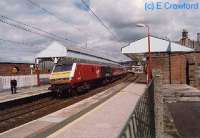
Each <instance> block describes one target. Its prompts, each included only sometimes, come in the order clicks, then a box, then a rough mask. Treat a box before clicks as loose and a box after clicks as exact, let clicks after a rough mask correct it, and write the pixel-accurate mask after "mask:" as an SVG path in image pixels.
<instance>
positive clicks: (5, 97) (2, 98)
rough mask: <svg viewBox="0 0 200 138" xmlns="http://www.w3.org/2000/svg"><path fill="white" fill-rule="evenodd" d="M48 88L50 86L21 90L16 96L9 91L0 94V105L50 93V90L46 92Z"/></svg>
mask: <svg viewBox="0 0 200 138" xmlns="http://www.w3.org/2000/svg"><path fill="white" fill-rule="evenodd" d="M49 87H50V85H43V86H39V87H28V88H22V89H19V90H17V93H16V94H11V91H4V92H0V104H1V103H5V102H9V101H13V100H17V99H22V98H26V97H30V96H35V95H39V94H43V93H47V92H50V90H48V88H49Z"/></svg>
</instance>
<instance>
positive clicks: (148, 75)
mask: <svg viewBox="0 0 200 138" xmlns="http://www.w3.org/2000/svg"><path fill="white" fill-rule="evenodd" d="M146 27H147V31H148V32H147V33H148V68H147V70H148V71H147V83H148V84H149V83H150V81H151V79H152V68H151V61H152V60H151V46H150V28H149V26H148V25H146Z"/></svg>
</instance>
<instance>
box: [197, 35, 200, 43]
mask: <svg viewBox="0 0 200 138" xmlns="http://www.w3.org/2000/svg"><path fill="white" fill-rule="evenodd" d="M197 42H198V43H200V33H197Z"/></svg>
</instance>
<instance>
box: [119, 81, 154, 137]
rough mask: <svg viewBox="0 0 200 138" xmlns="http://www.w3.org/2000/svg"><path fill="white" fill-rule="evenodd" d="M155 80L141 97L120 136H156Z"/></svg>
mask: <svg viewBox="0 0 200 138" xmlns="http://www.w3.org/2000/svg"><path fill="white" fill-rule="evenodd" d="M154 137H155V120H154V80H152V81H151V83H150V84H149V85H148V87H147V89H146V90H145V92H144V94H143V95H142V96H141V97H140V99H139V101H138V102H137V104H136V107H135V109H134V111H133V113H132V114H131V116H130V117H129V119H128V121H127V123H126V124H125V126H124V128H123V130H122V131H121V133H120V135H119V138H154Z"/></svg>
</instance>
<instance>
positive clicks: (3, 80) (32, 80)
mask: <svg viewBox="0 0 200 138" xmlns="http://www.w3.org/2000/svg"><path fill="white" fill-rule="evenodd" d="M48 78H49V74H41V75H40V80H41V81H44V80H45V81H46V80H48ZM11 79H16V80H17V87H18V88H22V87H29V86H36V85H37V76H36V75H19V76H0V91H2V90H6V89H9V88H10V80H11ZM46 83H48V82H46Z"/></svg>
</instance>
